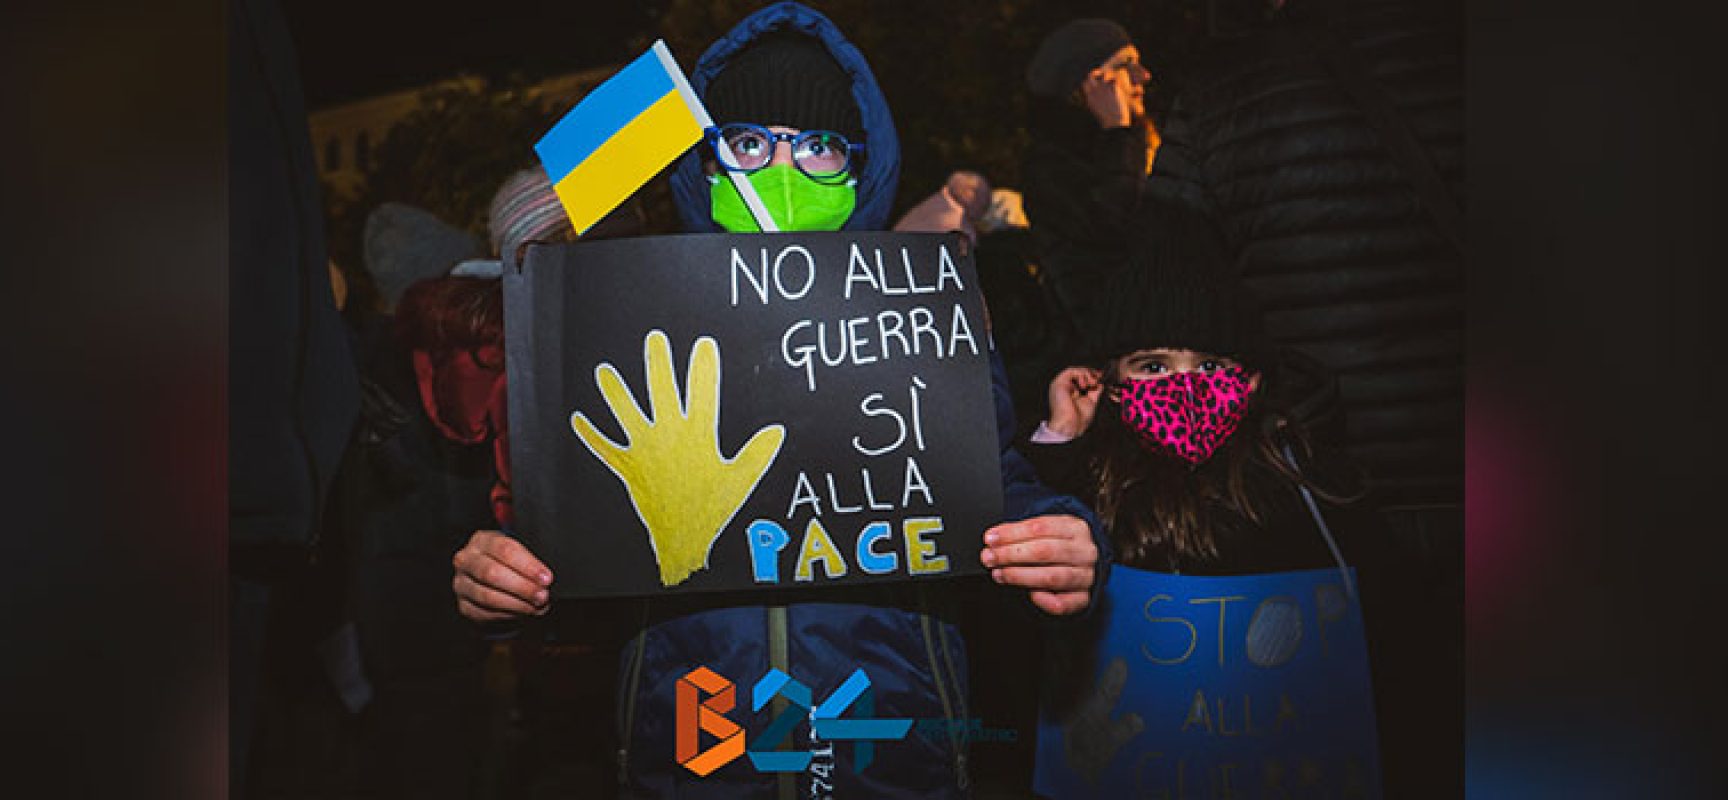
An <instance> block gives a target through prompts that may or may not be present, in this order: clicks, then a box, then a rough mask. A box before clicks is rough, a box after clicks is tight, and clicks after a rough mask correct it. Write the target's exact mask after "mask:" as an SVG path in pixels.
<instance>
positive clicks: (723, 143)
mask: <svg viewBox="0 0 1728 800" xmlns="http://www.w3.org/2000/svg"><path fill="white" fill-rule="evenodd" d="M705 133H706V134H707V140H708V145H709V146H710V147H712V148H714V155H715V157H716V158H717V159H718V160H719V161H720V166H722V167H725V168H726V169H728V170H731V171H733V172H742V173H745V174H749V173H752V172H755V171H757V170H759V169H762V168H763V167H766V166H768V164H769V163H770V162H772V161H773V160H774V148H775V147H776V146H778V145H779V143H781V142H790V143H791V144H792V163H793V165H794V166H796V167H798V171H799V172H802V173H804V174H805V175H806V176H807V177H809V178H811V179H813V180H818V181H830V180H834V179H836V178H839V177H841V176H844V175H845V174H846V173H847V172H848V171H849V170H851V168H852V162H853V159H854V157H855V156H858V155H862V154H863V152H864V143H863V142H853V141H850V140H848V139H847V138H846V137H844V136H841V135H840V134H838V133H835V132H833V131H817V130H810V131H800V132H798V133H775V132H774V131H771V130H768V129H767V128H765V127H763V126H761V125H752V124H749V123H744V122H735V123H731V124H727V125H721V126H718V127H713V128H709V129H708V130H707V131H705Z"/></svg>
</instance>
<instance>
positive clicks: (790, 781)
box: [767, 606, 798, 800]
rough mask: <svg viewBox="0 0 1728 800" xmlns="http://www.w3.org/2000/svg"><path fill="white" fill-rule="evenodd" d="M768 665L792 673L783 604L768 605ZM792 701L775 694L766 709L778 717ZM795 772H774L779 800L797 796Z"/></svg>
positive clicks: (785, 611) (785, 612)
mask: <svg viewBox="0 0 1728 800" xmlns="http://www.w3.org/2000/svg"><path fill="white" fill-rule="evenodd" d="M767 616H768V666H770V667H773V668H774V669H777V670H780V671H781V672H784V673H786V674H787V675H791V674H792V656H791V654H790V642H789V641H788V636H787V630H786V628H787V610H786V607H785V606H768V607H767ZM791 704H792V701H790V700H787V699H786V698H785V696H783V695H780V694H776V695H774V699H773V700H770V701H768V709H769V711H770V712H771V713H772V714H773V717H772V718H778V717H779V716H780V714H781V713H782V712H784V711H785V710H786V707H787V706H789V705H791ZM794 775H795V773H791V772H781V773H777V774H776V776H775V777H776V781H775V782H776V795H777V796H778V797H779V798H780V800H794V799H795V798H796V797H797V796H798V786H797V783H796V782H795V779H794Z"/></svg>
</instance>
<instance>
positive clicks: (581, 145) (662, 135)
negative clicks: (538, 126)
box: [534, 41, 714, 233]
mask: <svg viewBox="0 0 1728 800" xmlns="http://www.w3.org/2000/svg"><path fill="white" fill-rule="evenodd" d="M713 124H714V123H713V121H712V120H711V119H710V118H709V116H708V111H707V109H705V108H703V107H702V102H701V101H700V100H698V99H697V98H696V93H695V92H694V91H692V90H691V89H690V83H689V82H688V81H686V80H685V79H684V72H683V70H680V69H679V68H678V62H676V61H674V60H673V59H672V52H671V51H670V50H668V49H667V48H666V43H665V42H664V41H657V42H655V43H654V46H653V47H650V48H648V52H646V53H643V54H642V55H641V56H639V57H637V59H636V60H635V61H632V62H630V64H629V65H628V66H626V67H624V68H623V69H621V70H619V71H618V74H616V75H613V76H612V77H610V78H608V79H606V82H605V83H602V84H600V85H599V86H597V87H595V88H594V90H593V91H592V92H589V93H588V96H587V97H584V98H583V99H582V102H580V103H578V104H576V107H575V108H573V109H571V110H570V113H568V114H565V115H564V118H563V119H560V120H558V124H556V125H553V126H552V130H550V131H548V132H547V133H546V135H545V136H543V137H541V139H540V141H539V143H537V144H535V145H534V152H535V153H536V154H537V155H539V157H540V163H541V164H543V165H545V167H546V175H547V176H548V177H550V178H551V179H552V187H553V188H554V189H555V190H556V191H557V192H558V199H559V201H560V202H562V203H563V204H564V212H565V213H567V214H569V215H570V224H571V225H572V226H573V227H574V228H575V229H576V232H577V233H584V232H586V231H587V230H588V228H589V227H591V226H592V225H593V224H594V223H596V222H599V221H600V218H601V217H604V216H606V214H607V212H610V211H611V210H612V209H614V208H617V207H618V204H620V203H622V202H624V201H625V199H627V198H629V197H630V194H631V193H632V192H634V191H636V190H637V189H638V188H640V187H641V186H642V184H644V183H646V182H648V179H649V178H652V177H654V174H655V173H657V172H659V171H660V170H661V169H662V168H663V167H665V166H666V165H667V164H669V163H671V162H672V160H673V159H675V158H677V157H678V156H680V155H682V154H683V153H684V151H685V150H688V149H690V146H691V145H693V144H695V143H697V142H698V141H701V139H702V132H703V130H704V129H706V128H708V127H709V126H712V125H713Z"/></svg>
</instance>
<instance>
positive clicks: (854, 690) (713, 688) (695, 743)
mask: <svg viewBox="0 0 1728 800" xmlns="http://www.w3.org/2000/svg"><path fill="white" fill-rule="evenodd" d="M676 692H677V714H676V717H675V720H676V723H677V730H676V733H675V734H674V739H673V742H674V746H673V749H674V757H675V758H676V759H677V760H678V763H679V764H680V765H682V766H683V767H684V768H685V769H688V770H690V771H691V772H694V773H696V774H697V775H701V776H707V775H708V774H710V773H712V772H713V771H714V770H717V769H719V768H721V767H724V766H726V765H727V764H730V763H732V762H733V761H734V760H736V759H737V758H738V756H740V755H748V756H749V757H750V763H751V764H752V765H754V766H755V767H756V769H757V770H758V771H760V772H802V771H803V770H804V769H805V768H806V767H807V766H809V764H810V760H811V757H812V755H813V754H812V752H811V751H809V750H775V749H773V748H774V747H775V746H776V745H777V744H778V743H779V742H781V741H782V740H785V739H787V738H789V737H790V736H791V735H792V731H793V729H794V728H796V727H797V726H798V723H799V722H800V721H803V720H806V719H808V720H810V726H811V734H812V738H814V739H818V740H823V741H835V742H853V743H854V746H855V747H856V749H855V750H854V752H853V763H854V764H855V765H856V769H858V770H860V771H862V770H863V769H864V768H865V767H867V766H869V765H870V762H871V761H872V760H873V759H874V757H875V743H876V742H878V741H888V740H894V739H904V738H906V732H907V731H909V730H911V728H912V720H910V719H876V718H872V717H869V716H868V715H869V714H871V713H873V712H874V711H875V703H874V701H873V697H872V695H871V692H870V678H869V676H867V675H865V674H864V670H863V669H861V668H860V669H855V670H853V671H852V675H851V676H850V677H848V678H847V679H846V681H845V682H844V683H842V684H840V686H839V688H837V689H835V690H834V692H833V694H830V695H829V696H828V698H827V699H825V700H823V701H822V702H821V703H815V702H813V697H812V693H811V691H810V687H808V686H806V685H804V684H803V683H801V682H799V681H798V680H796V679H794V678H793V677H792V676H790V675H787V674H786V673H784V672H781V671H780V670H778V669H770V670H768V673H767V674H765V675H763V676H762V679H761V680H759V681H757V682H756V685H755V686H753V687H751V690H750V710H751V712H752V713H760V712H761V711H762V709H763V708H764V707H765V706H767V705H768V703H769V701H771V700H773V699H774V697H775V696H780V697H784V698H786V699H787V700H788V701H790V702H789V705H788V706H787V707H786V709H785V710H784V711H781V712H780V713H779V714H778V715H776V716H775V717H774V719H773V721H771V722H770V723H769V724H768V729H767V730H765V731H763V732H762V736H761V738H760V739H758V740H757V743H756V746H749V745H748V744H747V743H746V741H745V733H744V728H743V727H742V726H740V725H739V724H738V723H736V722H734V721H733V720H732V719H731V718H730V717H728V716H727V714H730V713H731V712H732V709H733V708H734V707H735V706H736V705H737V704H738V693H737V686H736V685H735V684H733V683H732V681H730V680H727V679H726V678H725V677H723V676H721V675H720V674H719V673H716V672H714V671H713V670H711V669H708V668H707V667H697V668H696V669H693V670H690V671H689V672H687V673H685V674H684V677H682V678H679V679H678V683H677V690H676ZM704 698H706V699H704ZM854 706H856V709H854ZM852 710H856V711H857V713H858V714H860V715H863V716H854V717H850V718H842V717H841V715H842V714H845V713H846V712H848V711H852ZM703 733H707V734H708V735H709V736H711V737H713V738H714V739H715V740H716V741H715V742H714V743H713V744H712V745H710V746H709V747H708V749H706V750H703V749H702V748H701V739H702V734H703Z"/></svg>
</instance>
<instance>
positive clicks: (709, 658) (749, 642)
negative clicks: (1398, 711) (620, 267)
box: [454, 2, 1108, 797]
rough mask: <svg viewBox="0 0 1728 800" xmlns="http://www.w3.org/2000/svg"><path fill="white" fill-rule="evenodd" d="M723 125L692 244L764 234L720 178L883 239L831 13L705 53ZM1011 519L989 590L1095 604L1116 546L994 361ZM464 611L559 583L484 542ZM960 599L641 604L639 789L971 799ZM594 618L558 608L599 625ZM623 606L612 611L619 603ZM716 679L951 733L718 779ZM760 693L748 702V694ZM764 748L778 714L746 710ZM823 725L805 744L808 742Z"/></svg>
mask: <svg viewBox="0 0 1728 800" xmlns="http://www.w3.org/2000/svg"><path fill="white" fill-rule="evenodd" d="M690 80H691V84H692V87H693V88H694V89H695V90H696V92H697V93H698V94H699V95H700V96H702V98H703V101H704V103H705V105H707V107H708V109H709V111H710V113H711V114H712V115H713V117H714V119H715V122H716V128H715V129H713V130H711V131H710V132H709V134H708V139H707V141H706V142H705V143H704V144H703V145H701V146H699V147H698V148H696V149H695V150H693V151H692V152H691V153H689V154H686V156H685V157H684V159H683V161H682V162H681V163H680V164H679V165H678V166H677V168H676V171H675V173H674V174H673V175H672V188H673V192H674V197H675V199H676V203H677V207H678V211H679V214H680V216H681V218H682V220H683V224H684V227H685V228H686V229H687V230H689V231H690V232H698V233H700V232H717V231H721V230H727V231H732V232H754V231H756V230H758V228H757V226H756V225H755V223H754V221H753V219H752V218H751V217H750V215H749V213H748V212H747V211H745V209H744V206H743V203H742V201H741V200H740V199H739V197H738V194H737V191H736V189H734V188H733V186H732V183H731V181H729V180H725V179H724V176H723V175H721V174H719V173H720V172H721V171H723V170H733V171H737V172H743V173H746V174H747V176H748V179H749V180H750V181H751V182H752V184H753V185H754V186H755V187H756V188H757V193H758V194H760V195H761V196H762V199H763V201H764V203H765V205H766V206H767V208H768V211H769V213H770V214H771V215H772V216H773V217H774V218H775V221H776V222H777V223H778V224H779V226H780V227H781V229H782V230H859V231H873V230H883V229H885V228H886V226H887V224H888V222H889V211H890V204H891V203H892V202H893V198H894V190H895V187H896V184H897V182H898V178H899V168H900V154H899V142H898V139H897V137H896V134H895V129H894V122H893V119H892V117H891V116H890V114H889V110H888V106H887V103H886V101H885V100H884V98H883V96H882V93H881V90H880V89H879V88H878V86H877V85H876V81H875V78H874V76H873V75H872V74H871V71H870V68H869V66H868V64H866V62H865V60H864V57H863V56H862V55H861V54H860V53H859V52H858V49H857V48H856V47H854V46H852V44H850V43H849V42H847V41H846V39H845V38H844V37H843V36H842V35H841V33H840V31H839V29H838V28H836V27H835V26H834V24H833V23H832V22H830V21H829V20H828V19H827V18H826V17H824V16H822V15H821V14H819V13H817V12H815V11H812V10H810V9H809V8H806V7H804V6H802V5H799V4H797V3H790V2H786V3H779V4H776V5H774V6H770V7H768V8H764V9H762V10H760V11H758V12H756V13H754V14H752V15H751V16H749V17H748V18H746V19H745V20H743V21H742V22H740V23H739V24H738V25H737V26H736V27H735V28H733V29H732V31H731V32H729V33H728V34H726V35H725V36H724V37H722V38H721V39H720V40H719V41H717V42H715V43H714V44H713V45H712V46H711V47H709V48H708V50H707V52H705V53H704V54H703V55H702V57H701V59H700V60H699V61H698V62H697V64H696V67H695V69H694V71H693V72H692V73H691V75H690ZM991 361H992V373H993V378H994V395H995V398H996V408H995V412H996V418H997V428H998V443H999V447H1000V451H1001V470H1002V480H1003V495H1004V511H1005V516H1006V518H1007V519H1009V520H1013V521H1011V522H1006V523H1003V524H1000V525H997V526H995V527H993V528H991V529H990V530H989V531H987V532H985V534H984V538H985V545H986V546H985V549H984V551H983V552H982V555H981V558H982V560H983V563H984V565H985V566H986V567H988V568H990V570H991V575H992V578H993V579H994V580H995V581H996V582H997V583H999V584H1002V585H1004V586H1011V587H1017V588H1018V589H1019V590H1021V591H1025V592H1027V597H1028V598H1029V600H1030V602H1031V604H1032V605H1034V606H1036V607H1037V608H1038V609H1040V611H1041V612H1042V613H1044V614H1047V615H1051V616H1066V615H1072V614H1075V613H1079V612H1081V611H1083V610H1085V609H1086V608H1087V607H1088V606H1089V604H1090V602H1091V597H1092V592H1093V590H1094V589H1095V587H1096V586H1098V585H1099V583H1100V582H1101V581H1102V579H1103V578H1104V572H1105V569H1106V565H1107V563H1108V560H1107V559H1108V545H1107V544H1106V543H1105V541H1104V539H1103V536H1102V530H1101V527H1100V526H1099V525H1098V523H1097V521H1096V519H1095V518H1094V517H1093V515H1092V513H1091V512H1090V511H1089V510H1087V509H1086V507H1085V506H1084V505H1083V504H1081V503H1080V502H1079V501H1078V500H1076V499H1074V498H1073V497H1069V496H1066V495H1059V494H1056V493H1054V492H1051V491H1049V490H1048V489H1045V488H1044V487H1043V486H1041V485H1040V484H1038V483H1037V481H1036V478H1035V476H1034V475H1033V472H1032V470H1031V468H1030V466H1029V465H1028V464H1027V463H1026V461H1025V460H1024V459H1023V458H1022V457H1020V456H1019V455H1018V454H1016V453H1015V452H1014V451H1013V450H1011V449H1010V447H1009V445H1010V440H1011V437H1012V434H1013V429H1012V428H1013V419H1014V416H1013V410H1012V407H1011V405H1010V403H1009V400H1008V394H1007V391H1006V386H1005V378H1004V375H1003V372H1002V365H1001V361H1000V358H999V357H998V356H996V355H995V354H994V353H993V354H992V359H991ZM455 565H456V577H455V581H454V586H455V591H456V594H457V599H458V607H459V608H460V609H461V611H462V613H463V614H464V615H465V616H467V617H468V618H470V619H472V620H476V621H481V622H493V621H499V620H509V619H518V618H523V617H529V616H536V615H542V614H545V613H546V612H547V611H548V610H549V608H550V603H549V600H548V596H549V592H548V588H549V587H550V586H551V583H552V581H553V579H554V576H552V574H551V573H550V571H549V570H548V569H547V568H546V567H545V565H544V564H542V563H541V562H540V561H539V560H538V559H536V558H535V557H534V556H533V555H532V554H531V553H529V552H528V550H527V549H526V548H525V547H524V546H523V545H522V544H521V543H519V542H517V541H515V540H514V539H511V538H509V537H508V536H506V535H504V534H502V533H499V532H497V531H478V532H476V533H475V534H474V535H473V537H472V538H471V539H470V541H469V543H468V545H467V546H466V547H465V548H464V549H463V550H462V551H461V552H459V553H458V554H457V556H456V559H455ZM952 594H953V591H952V586H951V585H949V586H942V587H927V586H924V585H917V584H913V585H906V584H900V585H887V586H880V585H872V586H864V587H858V588H855V589H827V590H824V591H823V592H821V593H810V594H802V593H798V592H789V591H782V592H779V593H774V594H769V595H761V594H735V595H724V596H718V597H716V596H707V595H704V596H698V597H687V598H670V599H656V600H653V601H649V600H639V601H631V602H630V605H631V606H632V610H631V611H630V612H629V614H630V616H631V619H630V620H629V623H630V624H631V625H633V626H635V628H636V631H637V632H636V633H635V635H634V636H633V637H632V638H631V639H630V641H628V642H627V643H626V644H625V645H624V648H623V654H622V658H621V663H620V670H619V702H618V707H619V740H620V747H619V752H618V756H619V762H620V763H619V773H620V779H621V780H622V782H623V784H624V786H623V791H624V794H625V795H626V796H632V797H636V796H648V797H673V796H676V797H772V796H776V795H778V796H781V797H791V796H797V797H829V796H838V797H964V796H967V795H968V794H969V792H968V785H969V776H968V775H967V770H966V747H965V743H964V741H963V740H962V737H961V733H962V732H963V730H964V720H966V719H967V718H968V714H967V695H968V690H967V680H966V674H967V663H966V650H965V645H964V642H963V641H962V639H961V637H960V635H959V634H958V632H957V630H956V629H955V627H954V625H953V624H952V622H951V620H952V615H951V613H950V612H951V611H952V609H951V608H949V607H948V606H951V605H952V602H953V599H954V598H953V597H952ZM597 608H599V607H598V606H597V605H594V604H588V609H587V613H584V609H583V607H582V604H577V603H572V604H570V607H569V608H563V609H560V610H561V612H562V613H564V614H567V615H570V616H572V617H577V618H581V619H583V620H590V619H592V618H593V617H595V616H598V615H599V613H600V612H597V611H596V609H597ZM608 608H610V606H608ZM700 666H706V667H708V668H709V669H711V670H713V671H714V672H716V673H719V674H721V675H725V676H729V677H731V678H733V679H736V680H753V679H754V677H755V676H760V675H763V674H764V673H765V672H767V670H768V669H769V668H770V667H775V668H778V669H780V670H781V671H783V672H786V673H788V674H790V675H791V676H792V677H793V678H795V679H797V680H799V681H801V682H803V683H804V684H807V685H808V686H809V688H810V690H811V693H812V696H813V697H815V698H818V699H820V698H825V697H828V696H829V695H830V694H831V693H832V692H834V690H835V689H836V688H838V687H839V685H840V684H841V682H842V681H844V680H845V679H846V678H847V677H848V676H849V675H850V674H851V673H852V672H853V670H854V669H856V668H862V669H863V670H864V671H865V673H866V674H867V675H868V677H869V679H870V681H871V690H872V692H873V694H874V697H873V701H874V704H875V709H874V711H873V716H877V717H890V718H912V719H919V720H941V719H946V720H949V721H950V722H952V723H954V724H953V726H952V727H950V728H949V729H948V732H947V733H946V734H942V733H938V734H936V735H931V733H930V732H929V731H930V729H928V728H922V729H914V730H913V731H912V732H911V733H910V734H908V736H907V737H906V738H905V739H904V740H900V741H891V742H882V743H878V744H877V745H876V746H874V748H873V755H872V757H871V760H870V763H869V764H868V765H867V767H866V768H865V769H862V770H859V769H857V768H856V765H855V762H854V760H853V759H854V758H855V757H856V749H855V748H853V747H851V746H844V745H843V746H841V747H837V748H833V755H832V757H830V758H822V759H812V761H811V766H810V768H809V769H808V770H807V771H806V772H803V773H780V774H775V773H764V772H759V771H757V770H756V769H755V768H754V767H753V766H752V765H751V763H750V761H749V759H743V758H740V759H737V760H735V761H732V762H731V763H729V764H727V765H725V766H723V767H720V768H719V769H717V770H715V771H713V772H712V773H710V774H708V775H706V776H698V775H696V774H694V773H693V772H691V771H689V770H687V769H685V768H684V767H682V766H680V765H679V764H678V763H677V762H676V761H675V760H674V752H675V743H674V731H675V721H674V711H675V708H674V686H675V685H676V682H677V681H678V679H679V678H681V677H683V676H684V675H685V674H687V673H688V672H690V671H691V670H693V669H695V668H697V667H700ZM740 691H743V692H744V694H745V695H747V694H748V691H747V689H744V688H741V689H740ZM735 716H739V717H743V718H746V719H745V720H741V722H742V724H743V725H744V726H745V728H746V736H747V737H748V738H749V739H750V741H758V740H759V739H758V737H760V736H761V735H762V734H763V733H764V729H765V728H766V726H767V724H768V720H769V718H770V716H771V715H770V714H768V713H766V712H764V713H760V714H741V715H735ZM809 736H810V732H809V725H808V723H804V724H801V725H800V726H799V727H798V728H797V729H795V730H794V731H793V733H792V734H791V741H792V743H791V745H790V747H791V748H792V749H812V748H811V741H810V738H809Z"/></svg>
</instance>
